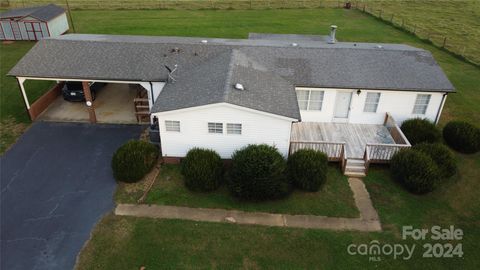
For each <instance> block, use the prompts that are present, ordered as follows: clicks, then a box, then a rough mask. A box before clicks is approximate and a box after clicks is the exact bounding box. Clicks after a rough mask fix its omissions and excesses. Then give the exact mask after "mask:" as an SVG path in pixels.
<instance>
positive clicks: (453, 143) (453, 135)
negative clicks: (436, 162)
mask: <svg viewBox="0 0 480 270" xmlns="http://www.w3.org/2000/svg"><path fill="white" fill-rule="evenodd" d="M443 138H444V139H445V142H447V144H448V145H449V146H450V147H452V148H453V149H455V150H457V151H458V152H462V153H466V154H473V153H476V152H478V151H479V150H480V128H478V127H475V126H474V125H472V124H470V123H468V122H464V121H451V122H448V124H447V125H446V126H445V127H444V128H443Z"/></svg>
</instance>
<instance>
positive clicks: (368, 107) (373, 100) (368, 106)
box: [363, 92, 380, 113]
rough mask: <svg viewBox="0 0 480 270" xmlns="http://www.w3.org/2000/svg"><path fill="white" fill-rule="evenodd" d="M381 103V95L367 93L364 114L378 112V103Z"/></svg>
mask: <svg viewBox="0 0 480 270" xmlns="http://www.w3.org/2000/svg"><path fill="white" fill-rule="evenodd" d="M379 102H380V93H372V92H368V93H367V98H366V99H365V107H364V108H363V111H364V112H373V113H374V112H377V108H378V103H379Z"/></svg>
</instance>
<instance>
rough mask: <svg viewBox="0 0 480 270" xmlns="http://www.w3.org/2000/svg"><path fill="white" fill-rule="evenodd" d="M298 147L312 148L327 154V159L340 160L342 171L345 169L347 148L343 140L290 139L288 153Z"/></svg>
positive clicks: (296, 149)
mask: <svg viewBox="0 0 480 270" xmlns="http://www.w3.org/2000/svg"><path fill="white" fill-rule="evenodd" d="M300 149H312V150H316V151H320V152H322V153H324V154H325V155H327V157H328V161H340V166H341V168H342V171H345V166H346V163H347V150H346V146H345V143H344V142H325V141H291V142H290V151H289V154H290V155H291V154H293V153H295V152H297V151H298V150H300Z"/></svg>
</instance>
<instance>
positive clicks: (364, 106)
mask: <svg viewBox="0 0 480 270" xmlns="http://www.w3.org/2000/svg"><path fill="white" fill-rule="evenodd" d="M368 94H378V100H377V102H376V103H372V102H369V103H367V101H368ZM381 97H382V92H367V94H366V95H365V104H364V105H363V112H364V113H377V111H378V106H379V105H380V98H381ZM373 104H375V111H373V112H371V111H365V109H366V108H367V105H373Z"/></svg>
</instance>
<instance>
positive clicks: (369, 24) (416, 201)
mask: <svg viewBox="0 0 480 270" xmlns="http://www.w3.org/2000/svg"><path fill="white" fill-rule="evenodd" d="M73 16H74V19H75V21H76V27H77V30H78V31H79V32H82V33H105V34H107V33H110V34H144V35H184V36H206V37H234V38H240V37H246V35H247V33H248V32H275V33H305V34H327V33H328V26H329V25H330V24H333V23H335V24H337V25H338V26H339V31H338V38H339V39H340V40H342V41H365V42H366V41H369V42H392V43H405V44H410V45H413V46H416V47H421V48H425V49H427V50H430V51H431V52H432V53H433V55H434V57H435V59H436V60H437V61H438V62H439V64H440V66H441V67H442V68H443V70H444V71H445V73H446V74H447V76H448V77H449V79H450V80H451V81H452V83H453V84H454V85H455V87H456V88H457V93H455V94H451V95H449V96H448V99H447V102H446V107H445V110H444V112H443V115H442V118H441V125H444V124H445V123H446V121H448V120H451V119H461V120H467V121H470V122H472V123H476V124H478V123H480V109H479V106H478V104H480V69H478V68H476V67H475V66H473V65H470V64H467V63H465V62H462V61H460V60H459V59H457V58H455V57H452V56H451V55H450V54H448V53H446V52H444V51H442V50H439V49H437V48H435V47H433V46H431V45H429V44H426V43H423V42H421V41H420V40H419V39H417V38H415V37H413V36H412V35H409V34H407V33H405V32H403V31H399V30H398V29H395V28H393V27H391V26H388V25H385V24H383V23H381V22H380V21H378V20H376V19H374V18H372V17H370V16H366V15H364V14H362V13H360V12H358V11H354V10H350V11H348V10H340V9H319V10H255V11H103V12H101V11H75V12H74V14H73ZM238 18H242V20H239V19H238ZM93 21H94V22H95V23H91V22H93ZM31 45H32V43H23V42H17V43H14V44H11V45H1V47H0V49H1V55H2V61H1V63H2V77H1V78H2V84H1V96H2V100H1V103H0V105H1V107H2V119H3V117H4V115H3V114H4V113H6V114H7V115H10V116H12V117H15V119H16V121H25V116H22V115H21V114H24V108H23V104H22V101H21V98H20V96H19V92H18V90H17V89H16V87H14V81H13V83H11V82H7V83H5V77H4V74H5V73H4V71H6V70H8V69H9V66H12V65H13V64H14V63H15V62H16V61H17V59H18V58H19V57H20V56H21V55H22V54H23V53H24V52H25V51H26V50H28V48H29V46H31ZM7 51H8V52H14V53H13V54H15V55H14V56H10V55H8V56H5V53H4V52H7ZM22 51H23V53H22ZM4 59H6V61H5V62H4ZM5 85H10V87H5ZM32 88H33V87H32ZM30 91H34V90H32V89H30ZM5 95H10V96H11V100H6V99H4V98H3V97H4V96H5ZM15 100H17V101H18V102H17V101H15ZM8 102H11V105H10V106H11V107H8V108H9V109H8V110H7V109H5V110H4V109H3V108H4V104H7V103H8ZM22 119H23V120H22ZM456 156H457V158H458V159H459V166H460V172H459V173H458V174H457V175H456V176H454V177H453V179H451V180H449V181H448V182H447V183H446V184H445V186H444V187H443V188H441V189H440V190H438V191H435V192H433V193H432V194H429V195H426V196H421V197H420V196H414V195H411V194H409V193H407V192H405V191H404V190H403V189H402V188H401V187H399V186H397V185H396V184H395V183H394V182H393V181H392V180H391V179H390V176H389V174H388V171H387V170H385V169H384V168H381V167H373V168H372V169H371V170H370V172H369V176H368V177H367V178H366V179H365V182H366V185H367V189H368V190H369V191H370V193H371V197H372V200H373V202H374V206H375V207H376V208H377V209H378V211H379V214H380V218H381V220H382V225H383V228H384V229H385V231H384V232H381V233H358V232H332V231H323V230H300V229H298V230H297V229H283V228H268V227H255V226H237V225H229V224H211V223H196V222H189V221H165V220H152V219H140V218H138V219H137V218H125V217H115V216H111V215H109V216H107V217H106V218H105V219H104V220H102V221H101V222H100V224H99V225H98V226H97V227H96V229H95V232H94V233H93V237H92V239H91V241H90V243H89V244H88V245H87V247H86V248H85V250H84V252H82V254H81V256H80V263H79V268H80V269H136V268H139V267H140V266H141V265H145V266H147V269H156V268H220V269H223V268H243V269H257V268H278V269H295V268H328V269H351V268H379V269H383V268H387V269H392V268H396V269H411V268H417V269H451V268H453V269H476V265H477V261H478V260H477V256H476V254H478V249H479V248H480V246H479V242H480V224H479V220H480V215H479V211H480V210H479V208H480V199H479V198H480V196H478V192H479V190H480V182H479V181H478V179H479V178H480V177H479V176H480V154H476V155H470V156H465V155H456ZM437 224H438V225H450V224H453V225H455V226H458V227H460V228H462V229H463V230H464V232H465V238H464V240H462V242H461V243H462V244H463V249H464V252H465V255H464V258H462V259H438V258H433V259H422V258H421V254H422V253H421V251H418V252H416V253H415V255H414V257H413V258H412V259H411V260H409V261H404V260H402V259H396V260H395V259H393V258H392V257H388V256H386V257H382V260H381V261H379V262H373V261H369V259H368V257H367V256H358V255H357V256H351V255H348V254H347V251H346V248H347V246H348V245H349V244H350V243H369V242H370V241H372V240H379V241H380V242H381V243H391V244H394V243H409V242H408V241H407V242H405V241H402V240H401V236H400V234H399V232H400V231H401V226H402V225H417V226H422V227H425V228H427V227H429V226H432V225H437ZM416 244H417V249H419V250H421V249H422V246H421V244H422V242H416Z"/></svg>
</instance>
